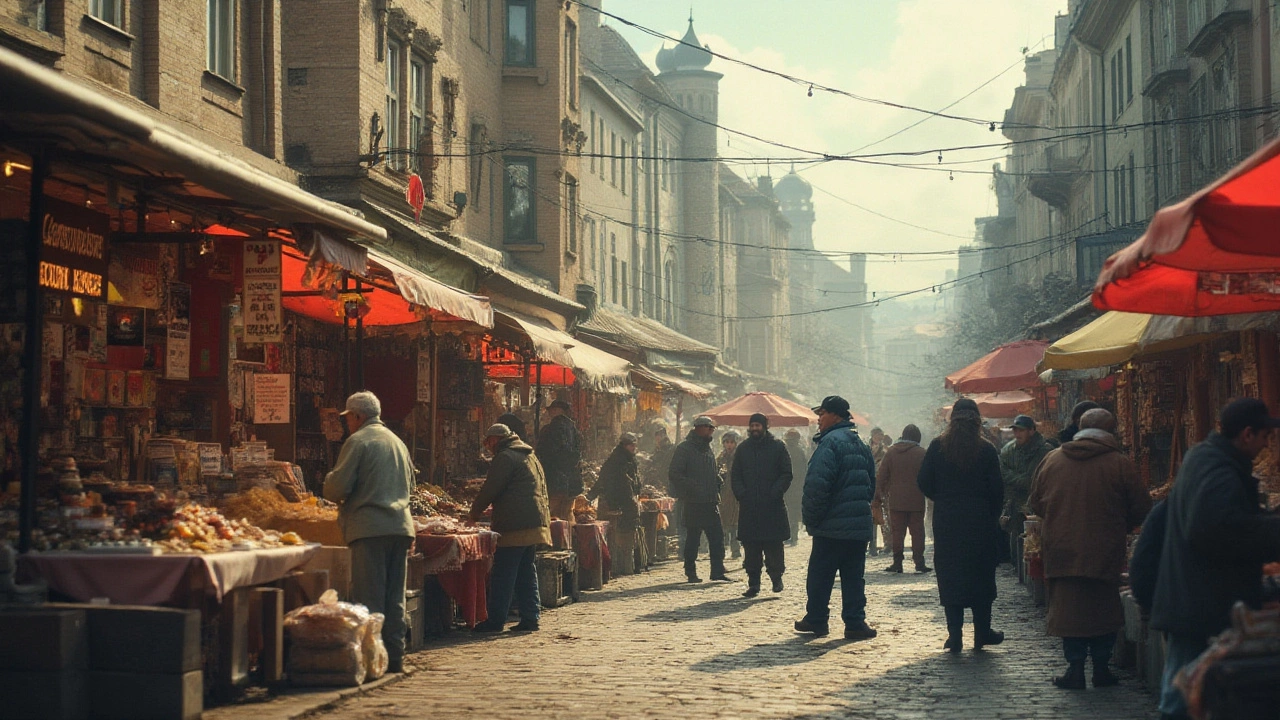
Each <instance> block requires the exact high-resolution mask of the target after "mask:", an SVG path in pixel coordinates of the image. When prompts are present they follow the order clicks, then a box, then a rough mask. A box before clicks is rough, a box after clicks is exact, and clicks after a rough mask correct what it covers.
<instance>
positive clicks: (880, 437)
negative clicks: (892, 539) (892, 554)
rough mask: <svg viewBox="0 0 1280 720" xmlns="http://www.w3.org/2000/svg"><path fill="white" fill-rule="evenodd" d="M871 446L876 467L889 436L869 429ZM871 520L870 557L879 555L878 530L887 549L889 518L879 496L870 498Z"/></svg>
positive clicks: (887, 447)
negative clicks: (872, 525)
mask: <svg viewBox="0 0 1280 720" xmlns="http://www.w3.org/2000/svg"><path fill="white" fill-rule="evenodd" d="M867 446H868V447H870V448H871V457H872V458H873V459H874V460H875V461H876V467H880V461H881V460H883V459H884V455H885V453H886V452H888V450H889V438H888V436H886V435H885V434H884V430H881V429H880V428H872V429H871V441H870V442H868V443H867ZM871 520H872V521H873V522H874V524H875V526H874V528H873V530H872V532H871V542H870V543H869V544H868V549H867V552H868V553H869V554H870V555H871V557H877V556H879V555H880V542H879V541H877V539H876V531H879V533H880V538H881V539H882V540H883V541H884V546H885V549H886V550H888V549H889V532H890V531H889V518H888V516H887V515H886V514H885V508H884V503H882V502H880V498H879V497H875V498H872V499H871Z"/></svg>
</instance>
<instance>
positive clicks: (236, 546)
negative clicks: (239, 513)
mask: <svg viewBox="0 0 1280 720" xmlns="http://www.w3.org/2000/svg"><path fill="white" fill-rule="evenodd" d="M164 536H165V539H164V540H161V541H160V542H159V543H157V545H158V546H159V547H160V549H161V551H163V552H166V553H212V552H226V551H230V550H253V549H257V548H270V547H281V546H284V545H301V544H303V540H302V538H301V537H299V536H298V534H297V533H293V532H287V533H279V532H276V531H275V530H263V529H262V528H260V527H258V526H256V525H254V524H253V523H251V522H249V521H248V520H228V519H227V518H225V517H223V515H222V513H220V512H218V511H217V510H214V509H212V508H207V507H203V506H201V505H195V504H187V505H183V506H182V507H180V508H178V509H177V510H174V512H173V517H172V518H171V519H170V521H169V523H168V527H167V529H166V530H165V532H164Z"/></svg>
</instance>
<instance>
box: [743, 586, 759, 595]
mask: <svg viewBox="0 0 1280 720" xmlns="http://www.w3.org/2000/svg"><path fill="white" fill-rule="evenodd" d="M759 594H760V586H759V585H748V586H747V591H746V592H744V593H742V597H744V598H753V597H755V596H757V595H759Z"/></svg>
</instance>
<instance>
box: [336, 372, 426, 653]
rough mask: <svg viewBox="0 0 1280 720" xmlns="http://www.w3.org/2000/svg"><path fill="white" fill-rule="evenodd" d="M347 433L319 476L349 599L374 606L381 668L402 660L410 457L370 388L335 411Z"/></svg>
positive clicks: (409, 533) (411, 534) (409, 544)
mask: <svg viewBox="0 0 1280 720" xmlns="http://www.w3.org/2000/svg"><path fill="white" fill-rule="evenodd" d="M341 414H342V416H343V418H345V419H346V422H347V430H348V431H350V433H351V435H350V436H349V437H348V438H347V441H346V442H345V443H343V444H342V452H340V453H339V454H338V462H337V464H336V465H334V467H333V471H332V472H330V473H329V474H328V475H327V476H326V477H325V479H324V496H325V499H327V500H331V501H333V502H336V503H338V523H339V524H340V525H341V526H342V539H343V540H345V541H346V543H347V546H348V547H350V548H351V599H352V600H353V601H355V602H357V603H360V604H361V605H364V606H365V607H367V608H369V611H370V612H378V613H382V614H383V615H385V616H386V622H385V623H384V624H383V626H382V641H383V642H384V643H386V646H387V655H388V656H389V658H390V661H391V662H390V664H389V665H388V666H387V668H388V671H389V672H400V671H401V668H402V666H403V661H404V641H405V631H406V629H407V623H406V622H405V615H404V603H405V575H406V574H407V570H408V561H409V548H411V547H412V546H413V539H414V528H413V516H412V515H411V514H410V513H409V496H410V495H411V494H412V492H413V486H414V482H415V481H414V476H413V463H412V461H411V460H410V459H409V449H408V448H406V447H405V446H404V442H403V441H401V440H400V438H399V437H397V436H396V434H395V433H393V432H391V430H390V428H388V427H387V426H386V425H384V424H383V423H382V418H381V417H380V416H381V415H382V403H380V402H379V401H378V397H377V396H376V395H374V394H373V393H371V392H368V391H361V392H358V393H355V394H354V395H352V396H351V397H349V398H347V408H346V410H344V411H343V412H342V413H341Z"/></svg>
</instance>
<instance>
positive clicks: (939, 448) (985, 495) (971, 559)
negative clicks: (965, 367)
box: [917, 398, 1004, 652]
mask: <svg viewBox="0 0 1280 720" xmlns="http://www.w3.org/2000/svg"><path fill="white" fill-rule="evenodd" d="M917 482H918V484H919V485H920V491H921V492H923V493H924V495H925V497H927V498H929V499H930V500H932V501H933V546H934V554H933V560H934V566H935V567H936V568H937V577H938V594H939V596H940V599H941V604H942V606H943V607H944V608H945V609H946V613H947V642H946V644H945V645H944V647H945V648H946V649H948V650H950V651H951V652H960V648H961V644H962V643H961V639H960V636H961V631H962V630H963V628H964V609H965V608H972V609H973V627H974V640H973V645H974V649H978V650H980V649H982V646H984V645H998V644H1000V643H1001V642H1003V641H1004V633H1001V632H997V631H995V630H992V629H991V604H992V603H993V602H994V601H995V599H996V565H997V563H998V562H999V548H1000V540H999V538H1000V509H1001V508H1002V507H1003V506H1004V483H1003V482H1002V481H1001V477H1000V454H999V452H998V451H997V450H996V449H995V447H993V446H992V445H991V443H989V442H987V441H986V440H983V439H982V416H981V414H980V413H979V412H978V406H977V404H976V403H974V402H973V401H972V400H970V399H968V398H961V399H960V400H957V401H956V404H955V405H954V406H953V407H952V410H951V424H950V425H949V426H948V427H947V430H946V432H945V433H944V434H943V435H942V437H940V438H938V439H936V440H934V441H933V443H931V444H930V445H929V450H928V452H927V453H925V456H924V464H923V465H921V467H920V475H919V476H918V477H917Z"/></svg>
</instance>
